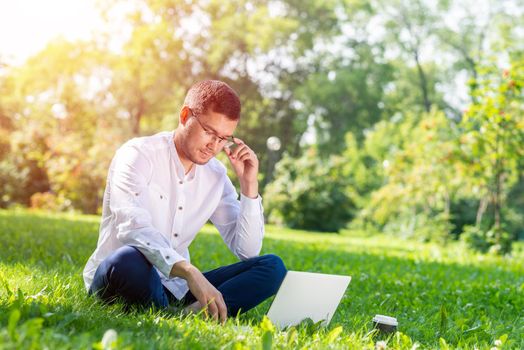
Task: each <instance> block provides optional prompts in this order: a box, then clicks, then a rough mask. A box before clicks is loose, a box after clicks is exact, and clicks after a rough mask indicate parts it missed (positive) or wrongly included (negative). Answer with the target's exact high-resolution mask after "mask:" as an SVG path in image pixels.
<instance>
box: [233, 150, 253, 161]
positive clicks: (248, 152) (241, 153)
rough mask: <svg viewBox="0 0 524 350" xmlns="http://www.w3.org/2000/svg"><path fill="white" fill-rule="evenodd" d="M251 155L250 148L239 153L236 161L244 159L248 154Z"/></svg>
mask: <svg viewBox="0 0 524 350" xmlns="http://www.w3.org/2000/svg"><path fill="white" fill-rule="evenodd" d="M250 153H251V150H250V149H249V148H245V149H244V150H242V151H241V152H238V154H237V155H236V156H235V158H236V159H240V158H242V156H244V155H246V154H250Z"/></svg>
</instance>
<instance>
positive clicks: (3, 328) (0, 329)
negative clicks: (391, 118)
mask: <svg viewBox="0 0 524 350" xmlns="http://www.w3.org/2000/svg"><path fill="white" fill-rule="evenodd" d="M98 220H99V218H98V217H95V216H70V215H64V214H61V215H60V214H45V213H32V212H28V211H0V348H2V349H20V348H31V347H34V348H49V349H58V348H82V349H85V348H102V343H101V339H102V337H103V335H104V333H105V332H106V331H107V330H108V329H114V330H116V332H117V333H118V340H117V346H118V348H129V349H131V348H132V349H173V348H177V349H184V348H187V349H209V348H225V349H230V348H231V349H242V348H256V349H258V348H266V349H267V348H269V347H270V346H271V345H272V346H273V348H281V349H284V348H285V349H287V348H307V349H310V348H321V349H324V348H341V349H348V348H349V349H352V348H353V349H362V348H370V349H373V348H375V346H376V342H377V341H379V340H382V341H386V342H387V347H388V348H401V349H411V348H413V346H415V348H416V347H417V345H418V348H441V349H445V348H447V347H448V346H449V348H463V349H470V348H471V349H472V348H475V347H477V348H479V349H490V348H491V347H493V346H494V343H495V341H496V340H497V339H501V340H502V341H503V344H502V345H501V346H499V348H503V349H518V348H524V339H523V334H524V267H523V262H524V246H523V245H522V244H519V245H517V246H516V249H515V250H516V251H515V253H514V255H513V256H512V257H494V256H483V255H477V254H472V253H470V252H468V251H466V250H464V249H463V248H462V246H461V245H460V244H458V243H456V244H450V245H448V246H447V247H445V248H443V247H439V246H436V245H433V244H421V243H418V242H413V241H404V240H399V239H395V238H391V237H386V236H382V235H375V236H371V237H366V236H365V235H364V234H362V233H360V234H359V233H356V232H345V233H343V234H341V235H334V234H317V233H311V232H300V231H294V230H288V229H281V228H276V227H268V228H267V235H266V239H265V241H264V248H263V252H262V253H275V254H278V255H280V256H281V257H282V258H283V259H284V261H285V263H286V265H287V267H288V269H290V270H303V271H313V272H324V273H335V274H348V275H351V276H353V280H352V282H351V284H350V286H349V288H348V290H347V292H346V295H345V296H344V298H343V300H342V303H341V305H340V306H339V309H338V311H337V313H336V315H335V316H334V318H333V320H332V323H331V324H330V326H329V327H328V328H327V329H315V327H312V326H311V325H310V326H307V325H303V326H300V327H297V328H292V329H290V330H287V331H283V332H282V331H273V329H272V327H271V325H270V324H269V323H268V322H267V321H264V314H265V312H266V311H267V309H268V307H269V303H270V300H268V301H266V302H264V303H263V304H262V305H260V306H259V307H257V308H256V309H254V310H251V311H250V312H248V313H247V314H245V315H242V316H241V317H240V318H238V319H230V320H228V322H227V324H226V325H224V326H222V325H219V324H216V323H214V322H211V321H205V320H203V319H202V318H200V317H194V316H190V317H182V316H180V315H170V314H167V313H164V312H159V311H155V310H147V311H132V312H130V313H126V312H124V311H123V308H122V306H121V305H113V306H104V305H103V304H101V303H100V302H98V301H97V300H96V299H94V298H90V297H87V295H86V293H85V290H84V287H83V282H82V278H81V273H82V269H83V266H84V264H85V262H86V260H87V258H88V257H89V255H90V254H91V252H92V251H93V249H94V247H95V245H96V241H97V238H98V233H97V230H98ZM191 253H192V261H193V263H194V264H195V265H197V266H198V267H200V268H201V269H203V270H207V269H211V268H214V267H217V266H219V265H224V264H230V263H233V262H235V258H234V257H233V256H232V254H231V253H229V251H228V250H227V248H226V247H225V245H224V244H223V243H222V240H221V239H220V236H219V235H218V234H217V233H216V231H215V230H214V228H212V227H211V226H206V227H205V228H204V230H203V231H202V233H201V234H199V236H198V237H197V239H196V241H195V242H194V243H193V245H192V247H191ZM375 314H386V315H392V316H395V317H397V319H398V320H399V332H398V333H396V334H395V335H393V336H390V337H382V336H380V335H378V336H377V335H376V334H375V333H374V332H372V325H371V318H372V317H373V316H374V315H375Z"/></svg>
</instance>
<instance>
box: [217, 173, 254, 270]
mask: <svg viewBox="0 0 524 350" xmlns="http://www.w3.org/2000/svg"><path fill="white" fill-rule="evenodd" d="M210 219H211V222H212V223H213V224H214V225H215V226H216V228H217V229H218V231H219V232H220V235H221V236H222V239H223V240H224V242H225V243H226V245H227V246H228V248H229V250H231V252H233V254H235V255H236V256H237V257H238V258H239V259H240V260H246V259H249V258H251V257H254V256H257V255H258V254H260V250H261V249H262V240H263V238H264V215H263V207H262V198H261V197H260V195H259V196H258V197H257V198H254V199H253V198H249V197H246V196H244V195H243V194H241V195H240V200H238V195H237V192H236V190H235V187H234V186H233V184H232V183H231V180H230V179H229V178H228V177H227V176H226V175H225V174H224V190H223V193H222V197H221V199H220V202H219V204H218V206H217V208H216V210H215V211H214V213H213V215H212V216H211V218H210Z"/></svg>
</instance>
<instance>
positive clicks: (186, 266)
mask: <svg viewBox="0 0 524 350" xmlns="http://www.w3.org/2000/svg"><path fill="white" fill-rule="evenodd" d="M196 271H198V269H197V268H196V267H195V266H193V265H192V264H191V263H190V262H188V261H185V260H183V261H179V262H177V263H176V264H174V265H173V267H172V268H171V272H170V273H169V277H171V278H173V277H180V278H183V279H185V280H186V281H187V279H188V278H191V276H192V275H193V274H194V273H195V272H196Z"/></svg>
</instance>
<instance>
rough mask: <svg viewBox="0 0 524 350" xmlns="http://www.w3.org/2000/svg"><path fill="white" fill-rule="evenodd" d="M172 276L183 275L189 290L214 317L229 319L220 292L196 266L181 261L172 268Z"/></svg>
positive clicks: (223, 320) (216, 318)
mask: <svg viewBox="0 0 524 350" xmlns="http://www.w3.org/2000/svg"><path fill="white" fill-rule="evenodd" d="M170 276H171V277H175V276H177V277H182V278H184V279H185V280H186V281H187V285H188V287H189V290H190V291H191V293H192V294H193V296H194V297H195V298H196V300H197V301H198V302H199V303H200V306H201V308H202V309H206V310H208V311H209V313H210V314H211V316H212V317H213V319H215V320H216V321H218V320H219V319H220V321H221V322H222V323H224V322H226V320H227V306H226V303H225V302H224V298H222V293H220V292H219V291H218V290H217V289H216V288H215V287H214V286H213V285H212V284H211V283H209V281H208V280H207V279H206V277H205V276H204V275H203V274H202V272H200V271H199V270H198V269H197V268H196V267H195V266H193V265H191V264H190V263H188V262H187V261H179V262H177V263H176V264H175V265H173V268H172V269H171V274H170Z"/></svg>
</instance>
